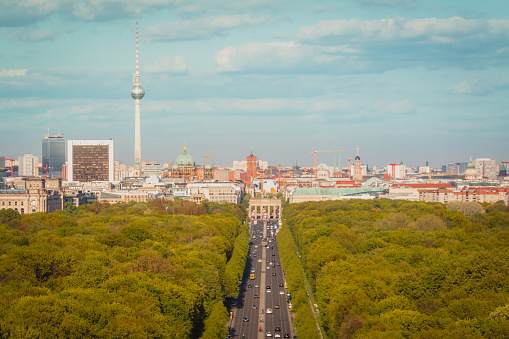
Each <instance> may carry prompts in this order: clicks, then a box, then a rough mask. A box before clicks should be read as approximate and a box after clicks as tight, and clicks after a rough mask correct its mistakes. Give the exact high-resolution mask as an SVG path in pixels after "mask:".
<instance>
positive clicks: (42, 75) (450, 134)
mask: <svg viewBox="0 0 509 339" xmlns="http://www.w3.org/2000/svg"><path fill="white" fill-rule="evenodd" d="M134 4H135V2H134V1H130V0H91V1H86V2H85V1H81V0H19V1H12V0H0V46H2V47H1V48H0V118H1V120H0V155H5V156H9V157H10V156H14V157H17V156H19V155H22V154H24V153H33V154H36V155H41V139H42V136H43V134H45V133H46V132H47V128H48V126H49V127H50V130H51V132H56V131H58V129H59V128H60V131H61V132H62V133H63V134H65V137H66V138H67V139H109V138H113V139H114V140H115V158H116V160H119V161H121V162H123V163H125V164H130V165H132V164H133V153H134V100H133V99H132V98H131V97H130V94H129V92H130V89H131V87H132V75H133V73H134V71H135V51H136V40H135V30H136V21H138V22H139V36H140V73H141V82H142V85H143V87H144V88H145V91H146V95H145V98H143V99H142V101H141V133H142V155H143V158H144V160H156V161H159V162H169V161H171V162H173V161H174V160H175V158H176V157H177V156H178V155H179V154H180V153H181V152H182V148H183V146H184V143H185V144H186V145H187V148H188V151H189V153H191V154H192V155H193V156H194V158H195V160H196V161H197V162H198V163H204V159H203V158H202V155H204V154H205V153H207V154H214V155H215V156H214V157H212V158H210V159H209V161H211V162H214V164H216V165H226V164H231V162H232V161H233V160H243V159H245V157H246V156H247V155H248V154H249V153H250V150H251V148H252V149H253V153H254V154H255V155H257V156H258V157H259V158H260V159H263V160H267V161H269V164H271V165H273V164H275V163H280V164H282V165H283V166H289V165H292V164H295V162H296V161H297V162H298V164H299V165H312V164H313V156H312V154H307V153H306V152H307V151H312V150H334V149H337V150H346V152H343V153H342V155H341V157H342V163H343V164H344V165H345V164H346V159H347V158H348V157H353V156H355V153H356V146H357V145H359V148H360V156H361V159H362V162H363V163H368V164H369V166H373V165H378V166H385V165H387V164H388V163H393V162H398V163H399V162H400V161H403V163H404V164H406V165H409V166H419V165H424V164H425V162H426V160H429V162H430V165H431V166H433V167H439V166H441V165H442V164H447V163H449V162H463V161H468V159H469V157H470V156H472V157H473V158H478V157H489V158H492V159H496V160H498V161H509V152H508V149H507V146H508V145H509V143H508V131H509V105H508V103H509V100H508V98H509V18H508V17H507V16H508V14H507V13H509V2H507V1H503V0H500V1H494V0H486V1H473V0H463V1H454V0H448V1H443V0H437V1H435V0H349V1H346V0H345V1H340V0H335V1H287V0H278V1H274V0H259V1H258V0H252V1H223V0H218V1H191V0H190V1H187V0H146V1H143V0H140V1H137V2H136V5H134ZM334 156H336V158H337V155H334V154H333V153H322V154H319V155H318V162H319V163H320V162H325V163H327V164H329V165H332V164H333V158H334Z"/></svg>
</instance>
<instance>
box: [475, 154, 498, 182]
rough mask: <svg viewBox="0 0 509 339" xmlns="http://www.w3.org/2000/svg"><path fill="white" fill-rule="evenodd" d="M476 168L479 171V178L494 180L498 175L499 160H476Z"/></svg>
mask: <svg viewBox="0 0 509 339" xmlns="http://www.w3.org/2000/svg"><path fill="white" fill-rule="evenodd" d="M474 164H475V170H476V171H477V179H484V178H486V179H490V180H493V179H495V178H496V177H497V161H496V160H491V159H489V158H488V159H485V158H479V159H475V160H474Z"/></svg>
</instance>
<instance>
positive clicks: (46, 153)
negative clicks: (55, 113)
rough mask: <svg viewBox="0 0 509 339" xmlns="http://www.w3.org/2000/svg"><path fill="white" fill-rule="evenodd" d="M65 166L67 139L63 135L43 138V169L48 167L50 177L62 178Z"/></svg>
mask: <svg viewBox="0 0 509 339" xmlns="http://www.w3.org/2000/svg"><path fill="white" fill-rule="evenodd" d="M64 165H65V138H64V135H63V134H60V131H59V132H58V134H50V133H49V131H48V134H47V135H44V136H43V138H42V167H46V166H48V176H49V177H52V178H53V177H57V178H58V177H62V167H63V166H64Z"/></svg>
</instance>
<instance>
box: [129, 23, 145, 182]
mask: <svg viewBox="0 0 509 339" xmlns="http://www.w3.org/2000/svg"><path fill="white" fill-rule="evenodd" d="M133 82H134V86H133V88H131V97H132V98H133V99H134V169H135V171H137V173H138V175H139V174H141V127H140V100H141V99H143V97H144V96H145V90H144V89H143V87H141V80H140V71H139V68H138V22H136V73H135V74H134V76H133Z"/></svg>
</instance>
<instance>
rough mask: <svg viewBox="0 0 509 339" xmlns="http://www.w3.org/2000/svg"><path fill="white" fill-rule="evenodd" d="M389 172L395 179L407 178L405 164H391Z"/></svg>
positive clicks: (388, 167)
mask: <svg viewBox="0 0 509 339" xmlns="http://www.w3.org/2000/svg"><path fill="white" fill-rule="evenodd" d="M387 174H388V175H389V176H390V177H391V178H393V179H404V178H406V167H405V165H403V164H389V165H388V166H387Z"/></svg>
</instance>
